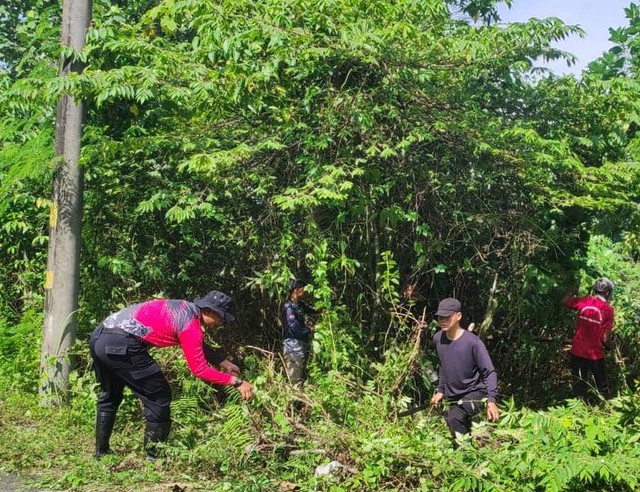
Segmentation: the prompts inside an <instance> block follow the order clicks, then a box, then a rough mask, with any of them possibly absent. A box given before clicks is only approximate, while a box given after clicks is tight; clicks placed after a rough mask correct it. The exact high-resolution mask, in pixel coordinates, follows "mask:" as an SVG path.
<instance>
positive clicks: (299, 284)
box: [289, 278, 307, 292]
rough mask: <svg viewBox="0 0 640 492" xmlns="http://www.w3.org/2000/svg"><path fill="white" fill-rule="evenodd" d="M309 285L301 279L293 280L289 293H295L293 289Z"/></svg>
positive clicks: (290, 283)
mask: <svg viewBox="0 0 640 492" xmlns="http://www.w3.org/2000/svg"><path fill="white" fill-rule="evenodd" d="M306 285H307V283H306V282H305V281H304V280H302V279H300V278H293V279H291V281H290V282H289V292H293V289H299V288H300V287H306Z"/></svg>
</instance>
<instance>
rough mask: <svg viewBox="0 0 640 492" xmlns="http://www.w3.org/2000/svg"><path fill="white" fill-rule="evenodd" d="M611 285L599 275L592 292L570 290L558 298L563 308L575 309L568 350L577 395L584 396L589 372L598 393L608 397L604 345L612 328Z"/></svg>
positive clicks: (608, 339)
mask: <svg viewBox="0 0 640 492" xmlns="http://www.w3.org/2000/svg"><path fill="white" fill-rule="evenodd" d="M613 287H614V284H613V282H611V280H609V279H607V278H601V279H599V280H597V281H596V282H595V284H594V285H593V295H590V296H584V297H578V296H576V295H575V293H574V292H570V293H569V294H567V296H565V298H564V299H563V300H562V304H563V305H564V306H565V307H567V308H570V309H575V310H576V311H577V312H578V316H577V317H576V331H575V334H574V336H573V341H572V343H571V353H570V358H571V360H570V365H571V374H572V377H573V393H574V395H575V396H576V397H577V398H582V399H584V398H586V397H587V393H588V390H589V384H588V382H587V381H588V378H589V373H591V374H593V377H594V380H595V382H596V387H597V388H598V391H599V392H600V394H601V395H602V396H604V397H605V398H608V397H609V382H608V380H607V372H606V367H605V360H604V347H605V344H608V343H609V341H610V337H611V329H612V328H613V319H614V312H613V308H612V307H611V305H610V304H609V301H610V300H611V296H612V294H613Z"/></svg>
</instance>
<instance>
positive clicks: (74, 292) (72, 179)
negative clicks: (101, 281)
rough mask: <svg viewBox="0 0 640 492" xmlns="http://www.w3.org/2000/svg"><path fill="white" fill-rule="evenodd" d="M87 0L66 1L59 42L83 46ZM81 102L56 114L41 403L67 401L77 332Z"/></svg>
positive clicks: (77, 67) (63, 64) (70, 64)
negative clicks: (55, 160)
mask: <svg viewBox="0 0 640 492" xmlns="http://www.w3.org/2000/svg"><path fill="white" fill-rule="evenodd" d="M91 8H92V2H91V0H64V2H63V7H62V36H61V44H62V46H63V47H65V46H69V47H71V48H73V49H74V50H76V51H81V50H82V49H83V48H84V44H85V37H86V34H87V29H88V28H89V25H90V24H91ZM82 69H83V67H82V64H81V63H80V62H77V61H75V62H74V61H72V60H70V59H69V58H66V57H64V56H63V57H62V59H61V60H60V70H59V76H60V77H64V76H66V75H67V74H69V73H71V72H76V73H81V72H82ZM84 113H85V110H84V106H83V104H82V101H77V102H76V101H74V100H73V98H72V97H71V96H70V95H67V94H65V95H63V96H62V97H61V98H60V101H58V111H57V114H56V141H55V146H56V156H57V157H58V159H59V162H58V168H57V170H56V173H55V176H54V179H53V198H52V202H53V203H52V204H51V216H50V220H49V227H50V229H49V254H48V259H47V275H46V279H45V307H44V331H43V336H42V359H41V364H40V373H41V374H40V380H41V384H40V401H41V403H42V404H43V405H60V404H63V403H65V402H66V394H67V389H68V385H69V370H70V366H71V364H70V360H69V349H70V348H71V346H72V345H73V343H74V341H75V337H76V325H77V310H78V290H79V285H78V284H79V282H78V276H79V270H80V268H79V266H80V244H81V231H82V193H83V187H84V181H83V172H82V169H80V168H79V167H78V160H79V158H80V140H81V138H82V123H83V121H84Z"/></svg>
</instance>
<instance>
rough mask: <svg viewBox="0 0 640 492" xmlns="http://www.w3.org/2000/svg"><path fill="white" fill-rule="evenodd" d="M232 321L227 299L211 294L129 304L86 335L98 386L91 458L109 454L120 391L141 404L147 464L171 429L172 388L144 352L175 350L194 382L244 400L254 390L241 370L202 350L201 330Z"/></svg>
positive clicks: (222, 294) (230, 302) (202, 337)
mask: <svg viewBox="0 0 640 492" xmlns="http://www.w3.org/2000/svg"><path fill="white" fill-rule="evenodd" d="M234 319H235V317H234V305H233V301H232V300H231V298H230V297H229V296H227V295H226V294H224V293H222V292H218V291H215V290H213V291H211V292H209V293H208V294H207V295H206V296H205V297H202V298H200V299H196V300H194V301H186V300H182V299H156V300H151V301H146V302H143V303H140V304H134V305H132V306H129V307H127V308H125V309H123V310H121V311H118V312H116V313H113V314H112V315H110V316H109V317H107V318H106V319H105V320H104V321H103V322H102V323H100V325H98V327H97V328H96V329H95V331H94V332H93V334H92V335H91V340H90V342H89V348H90V351H91V357H92V359H93V367H94V370H95V373H96V379H97V380H98V383H99V384H100V390H101V393H100V396H99V397H98V404H97V407H98V408H97V416H96V448H95V454H94V456H95V457H96V458H98V459H99V458H100V457H101V456H102V455H104V454H106V453H108V452H109V451H110V449H109V439H110V437H111V432H112V430H113V425H114V422H115V418H116V412H117V411H118V407H119V406H120V403H121V402H122V396H123V391H124V388H125V387H129V388H130V389H131V390H132V391H133V392H134V393H135V394H136V396H138V397H139V398H140V400H142V404H143V406H144V417H145V420H146V428H145V433H144V445H145V449H146V453H147V459H149V460H150V461H154V460H155V459H156V457H157V443H159V442H164V441H165V440H166V439H167V437H168V436H169V431H170V429H171V419H170V412H169V411H170V404H171V388H170V387H169V383H168V382H167V380H166V378H165V377H164V375H163V374H162V371H161V370H160V367H159V366H158V364H157V363H156V361H155V360H154V359H153V357H151V355H150V354H149V348H153V347H157V348H161V347H170V346H176V345H179V346H180V348H181V349H182V352H183V353H184V357H185V359H186V361H187V365H188V366H189V369H190V370H191V372H192V373H193V374H194V375H195V376H196V377H198V378H200V379H202V380H204V381H206V382H208V383H211V384H217V385H221V386H234V387H235V388H237V390H238V391H239V392H240V394H241V395H242V397H243V398H245V399H249V398H251V396H252V394H253V386H252V385H251V383H249V382H248V381H243V380H242V379H241V378H240V377H239V372H240V369H239V368H238V367H237V366H236V365H234V364H232V363H231V362H230V361H228V360H221V359H222V358H219V359H218V360H215V361H212V362H213V363H215V364H216V365H218V366H219V368H220V369H221V370H217V369H215V368H213V367H212V366H211V365H210V363H209V361H208V360H207V353H208V352H212V350H210V349H208V347H206V346H205V344H204V328H213V327H216V326H221V325H222V324H224V322H225V321H228V322H231V321H233V320H234Z"/></svg>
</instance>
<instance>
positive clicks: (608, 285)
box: [593, 277, 615, 300]
mask: <svg viewBox="0 0 640 492" xmlns="http://www.w3.org/2000/svg"><path fill="white" fill-rule="evenodd" d="M614 287H615V284H614V283H613V282H612V281H611V280H609V279H608V278H606V277H602V278H599V279H598V280H596V281H595V283H594V284H593V291H594V292H595V293H596V294H600V295H601V296H602V297H604V298H605V299H607V300H609V299H611V294H613V288H614Z"/></svg>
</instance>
